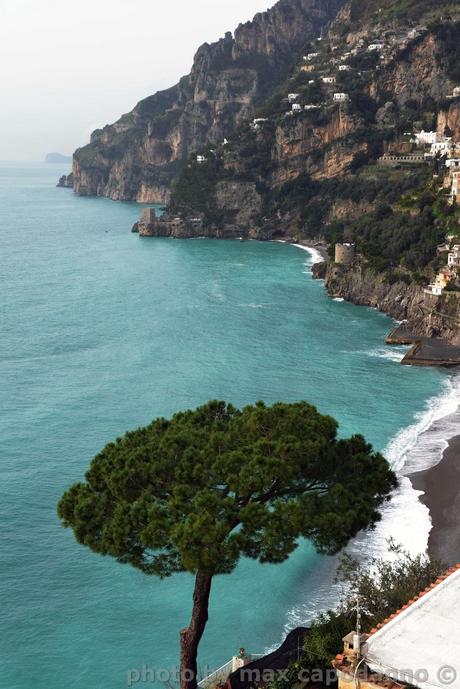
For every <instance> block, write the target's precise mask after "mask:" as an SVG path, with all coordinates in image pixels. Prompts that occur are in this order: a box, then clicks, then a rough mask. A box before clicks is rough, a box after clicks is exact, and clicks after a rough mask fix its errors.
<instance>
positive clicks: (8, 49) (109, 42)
mask: <svg viewBox="0 0 460 689" xmlns="http://www.w3.org/2000/svg"><path fill="white" fill-rule="evenodd" d="M274 3H275V0H77V2H68V0H0V160H29V161H32V160H42V159H43V158H44V156H45V154H46V153H49V152H51V151H59V152H61V153H68V154H70V153H72V151H73V150H74V149H75V148H76V147H77V146H80V145H82V144H84V143H86V142H87V141H88V138H89V134H90V132H91V131H92V130H93V129H95V128H97V127H99V126H102V125H104V124H107V123H108V122H113V121H114V120H116V119H118V117H119V116H120V115H121V114H122V113H124V112H127V111H129V110H131V108H132V107H133V106H134V105H135V104H136V103H137V102H138V101H139V100H140V99H141V98H144V97H145V96H148V95H150V94H152V93H154V92H155V91H157V90H158V89H162V88H166V87H168V86H172V85H173V84H174V83H176V82H177V81H178V78H179V77H180V76H182V75H183V74H186V73H188V71H189V69H190V66H191V63H192V59H193V55H194V53H195V51H196V49H197V48H198V46H199V45H201V44H202V43H204V42H205V41H208V42H211V41H213V40H216V39H217V38H219V37H220V36H223V34H224V33H225V31H228V30H233V29H235V27H236V26H237V25H238V24H239V23H240V22H241V21H246V20H248V19H251V18H252V16H253V15H254V14H255V13H256V12H259V11H262V10H265V9H266V8H267V7H269V6H271V5H273V4H274Z"/></svg>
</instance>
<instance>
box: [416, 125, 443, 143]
mask: <svg viewBox="0 0 460 689" xmlns="http://www.w3.org/2000/svg"><path fill="white" fill-rule="evenodd" d="M438 140H439V137H438V133H437V132H425V131H424V130H423V129H422V131H421V132H417V133H416V134H415V143H416V144H422V145H426V146H431V145H432V144H435V143H437V142H438Z"/></svg>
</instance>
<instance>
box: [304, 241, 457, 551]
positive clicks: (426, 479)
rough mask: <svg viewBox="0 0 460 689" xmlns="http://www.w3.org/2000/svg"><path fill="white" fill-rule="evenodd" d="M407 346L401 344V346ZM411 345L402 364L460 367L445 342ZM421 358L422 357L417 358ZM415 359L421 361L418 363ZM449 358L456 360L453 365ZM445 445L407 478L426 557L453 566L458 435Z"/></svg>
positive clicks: (412, 341) (390, 341)
mask: <svg viewBox="0 0 460 689" xmlns="http://www.w3.org/2000/svg"><path fill="white" fill-rule="evenodd" d="M297 245H298V246H299V245H302V246H300V247H299V248H305V249H312V250H314V251H317V252H318V253H319V254H320V255H321V257H322V259H323V260H324V261H326V262H327V261H328V260H329V257H328V254H327V251H326V249H325V247H324V246H323V247H321V248H320V247H319V246H316V245H314V243H313V242H306V241H301V242H298V243H297ZM312 272H313V271H312ZM387 315H389V314H387ZM390 318H391V316H390ZM403 330H404V327H403V325H402V324H401V323H399V324H397V325H396V327H395V328H394V329H393V330H392V331H391V333H390V334H389V335H388V337H387V339H386V343H387V344H400V343H402V342H400V341H399V338H394V339H393V337H392V336H394V335H395V334H399V332H398V331H403ZM402 339H404V338H402ZM406 339H407V337H406ZM407 343H408V342H406V341H404V344H407ZM410 344H412V345H413V347H412V348H411V350H410V352H408V354H406V356H405V357H404V359H403V362H402V363H404V364H406V365H407V364H412V365H414V364H419V365H425V366H427V365H428V366H430V365H431V366H433V365H437V366H448V367H452V368H454V367H456V366H458V365H459V363H460V348H455V347H453V346H452V345H450V344H448V343H447V342H445V341H444V340H439V341H433V340H432V339H430V338H421V337H418V338H414V336H412V335H411V336H410ZM419 350H422V351H421V352H420V351H419ZM453 353H454V354H455V355H456V357H454V356H453ZM421 354H423V355H424V356H423V357H420V355H421ZM417 355H418V357H419V358H421V359H422V361H420V362H419V361H418V360H417ZM425 357H427V359H428V360H427V359H426V358H425ZM451 357H452V358H453V359H454V360H455V359H456V360H455V361H452V358H451ZM446 442H447V443H448V446H447V448H446V449H445V450H444V451H443V453H442V458H441V461H440V462H439V463H438V464H436V465H435V466H432V467H430V468H428V469H425V470H422V471H417V472H413V473H411V474H407V478H408V479H409V480H410V483H411V484H412V487H413V489H414V490H415V491H417V492H419V493H420V494H419V495H418V500H419V501H420V502H421V504H422V505H425V507H427V508H428V511H429V516H430V521H431V529H430V532H429V534H428V547H427V553H428V554H429V555H430V557H432V558H433V559H437V560H441V561H442V562H445V564H446V565H454V564H457V563H459V562H460V435H453V436H451V437H449V438H446Z"/></svg>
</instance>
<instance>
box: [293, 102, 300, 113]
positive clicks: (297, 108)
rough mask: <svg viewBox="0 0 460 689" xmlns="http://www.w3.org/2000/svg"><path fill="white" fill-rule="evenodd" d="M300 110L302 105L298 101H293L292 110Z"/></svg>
mask: <svg viewBox="0 0 460 689" xmlns="http://www.w3.org/2000/svg"><path fill="white" fill-rule="evenodd" d="M301 111H302V106H301V105H300V103H293V104H292V112H301Z"/></svg>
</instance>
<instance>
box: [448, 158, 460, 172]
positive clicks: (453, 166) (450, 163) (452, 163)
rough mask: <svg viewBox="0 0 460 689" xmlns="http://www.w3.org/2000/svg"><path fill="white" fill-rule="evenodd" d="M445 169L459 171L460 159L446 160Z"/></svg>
mask: <svg viewBox="0 0 460 689" xmlns="http://www.w3.org/2000/svg"><path fill="white" fill-rule="evenodd" d="M446 167H447V168H449V169H452V170H455V169H460V158H448V159H447V160H446Z"/></svg>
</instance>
